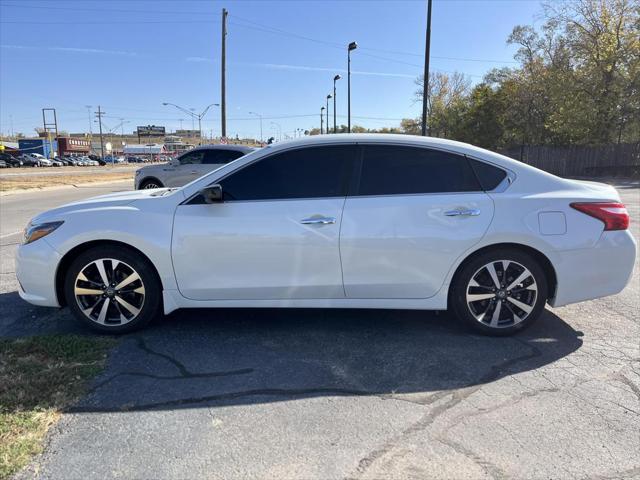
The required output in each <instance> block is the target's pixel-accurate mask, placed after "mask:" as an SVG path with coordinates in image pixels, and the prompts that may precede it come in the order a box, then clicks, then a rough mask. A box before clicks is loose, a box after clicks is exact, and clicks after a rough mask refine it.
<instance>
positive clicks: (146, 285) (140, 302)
mask: <svg viewBox="0 0 640 480" xmlns="http://www.w3.org/2000/svg"><path fill="white" fill-rule="evenodd" d="M161 291H162V288H161V285H160V281H159V279H158V277H157V274H156V272H155V270H154V269H153V267H152V266H151V264H150V263H149V262H148V261H147V260H146V259H145V258H143V257H142V256H141V255H140V254H139V253H137V252H135V251H133V250H130V249H128V248H122V247H115V246H110V245H107V246H98V247H94V248H91V249H89V250H87V251H85V252H83V253H81V254H80V255H78V257H77V258H76V259H75V260H74V261H73V262H72V263H71V265H70V267H69V269H68V271H67V275H66V277H65V285H64V293H65V298H66V301H67V305H68V306H69V308H70V309H71V311H72V312H73V314H74V315H75V316H76V318H78V319H79V320H80V321H82V322H83V323H85V324H86V325H89V326H90V327H91V328H93V329H95V330H99V331H102V332H111V333H125V332H129V331H132V330H135V329H137V328H140V327H142V326H144V325H146V324H147V323H149V322H150V321H151V320H152V319H153V318H154V317H155V316H156V315H157V314H158V312H159V311H160V300H161Z"/></svg>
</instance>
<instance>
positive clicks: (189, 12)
mask: <svg viewBox="0 0 640 480" xmlns="http://www.w3.org/2000/svg"><path fill="white" fill-rule="evenodd" d="M0 7H11V8H31V9H39V10H65V11H68V10H71V11H78V10H81V11H83V12H104V13H109V12H116V13H143V14H145V15H149V14H156V13H157V14H169V15H176V14H177V15H214V14H213V13H212V12H204V11H193V10H135V9H129V8H87V7H62V6H58V5H56V6H51V5H17V4H14V3H2V2H0Z"/></svg>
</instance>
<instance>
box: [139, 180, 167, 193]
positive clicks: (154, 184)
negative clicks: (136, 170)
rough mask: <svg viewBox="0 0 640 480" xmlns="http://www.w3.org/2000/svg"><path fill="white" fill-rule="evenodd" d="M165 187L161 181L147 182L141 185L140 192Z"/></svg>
mask: <svg viewBox="0 0 640 480" xmlns="http://www.w3.org/2000/svg"><path fill="white" fill-rule="evenodd" d="M163 186H164V185H162V183H161V182H160V181H159V180H154V179H150V180H145V181H143V182H142V183H141V184H140V190H147V189H149V188H163Z"/></svg>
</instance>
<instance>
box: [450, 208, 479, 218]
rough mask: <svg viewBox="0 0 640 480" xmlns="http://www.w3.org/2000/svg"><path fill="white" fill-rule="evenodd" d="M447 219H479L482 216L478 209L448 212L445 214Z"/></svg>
mask: <svg viewBox="0 0 640 480" xmlns="http://www.w3.org/2000/svg"><path fill="white" fill-rule="evenodd" d="M444 214H445V215H446V216H447V217H477V216H478V215H480V210H478V209H477V208H469V209H459V210H448V211H446V212H444Z"/></svg>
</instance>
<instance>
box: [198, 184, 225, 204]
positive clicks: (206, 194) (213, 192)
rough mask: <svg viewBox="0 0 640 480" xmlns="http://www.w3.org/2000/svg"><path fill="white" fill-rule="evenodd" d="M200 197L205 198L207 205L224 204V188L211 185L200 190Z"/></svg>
mask: <svg viewBox="0 0 640 480" xmlns="http://www.w3.org/2000/svg"><path fill="white" fill-rule="evenodd" d="M200 195H202V197H203V198H204V201H205V203H220V202H222V187H221V186H220V185H209V186H208V187H205V188H203V189H202V190H200Z"/></svg>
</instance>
